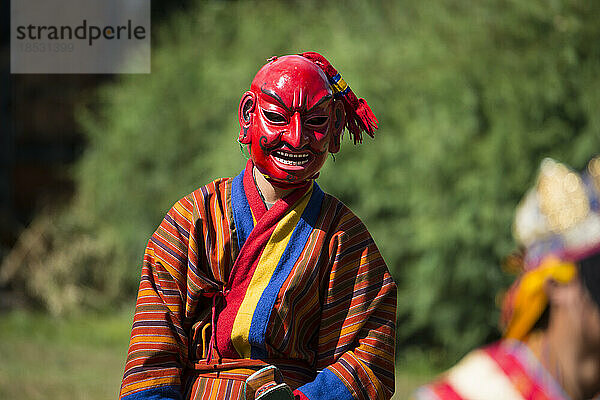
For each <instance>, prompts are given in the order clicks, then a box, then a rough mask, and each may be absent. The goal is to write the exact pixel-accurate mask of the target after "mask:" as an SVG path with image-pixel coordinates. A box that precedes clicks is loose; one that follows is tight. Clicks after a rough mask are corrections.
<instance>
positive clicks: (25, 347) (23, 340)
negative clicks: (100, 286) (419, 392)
mask: <svg viewBox="0 0 600 400" xmlns="http://www.w3.org/2000/svg"><path fill="white" fill-rule="evenodd" d="M131 320H132V315H131V310H129V309H128V310H126V311H123V312H119V313H116V314H114V315H81V316H78V317H70V318H54V317H51V316H48V315H44V314H39V313H27V312H23V311H13V312H10V313H6V314H0V399H1V400H4V399H6V400H8V399H11V400H12V399H21V400H37V399H44V400H52V399H57V400H58V399H69V400H73V399H82V400H100V399H116V398H117V396H118V391H119V385H120V381H121V375H122V373H123V367H124V363H125V356H126V351H127V344H128V340H129V329H130V327H131ZM408 364H409V365H408ZM431 377H432V373H431V372H430V371H428V370H427V367H426V362H425V361H424V360H421V359H417V360H412V361H411V362H409V363H407V365H403V366H402V367H400V368H397V370H396V394H395V395H394V397H393V399H395V400H399V399H406V398H409V396H410V394H411V393H412V391H413V390H414V388H415V387H417V386H418V385H419V384H422V383H423V382H426V381H427V380H429V379H431Z"/></svg>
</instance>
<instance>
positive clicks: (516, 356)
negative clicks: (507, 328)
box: [415, 339, 569, 400]
mask: <svg viewBox="0 0 600 400" xmlns="http://www.w3.org/2000/svg"><path fill="white" fill-rule="evenodd" d="M415 397H416V399H417V400H470V399H486V400H529V399H535V400H568V399H569V397H568V396H567V394H566V393H565V392H564V391H563V390H562V388H561V387H560V385H559V384H558V383H557V382H556V381H555V380H554V378H553V377H552V376H551V375H550V374H549V373H548V371H546V369H545V368H544V367H543V366H542V364H541V363H540V362H539V361H538V359H537V358H536V357H535V356H534V355H533V353H532V352H531V351H530V350H529V347H527V346H526V345H525V344H524V343H522V342H519V341H517V340H513V339H506V340H503V341H500V342H498V343H495V344H493V345H491V346H488V347H484V348H481V349H477V350H474V351H472V352H471V353H469V354H467V356H466V357H465V358H464V359H462V360H461V361H460V362H459V363H458V364H457V365H456V366H454V367H453V368H451V369H450V370H448V371H447V372H446V373H445V374H444V375H442V376H441V377H440V378H439V379H438V380H437V381H435V382H433V383H431V384H429V385H426V386H423V387H421V388H419V389H418V390H417V392H416V396H415Z"/></svg>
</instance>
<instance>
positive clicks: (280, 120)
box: [262, 110, 286, 124]
mask: <svg viewBox="0 0 600 400" xmlns="http://www.w3.org/2000/svg"><path fill="white" fill-rule="evenodd" d="M262 112H263V115H264V116H265V118H266V119H267V120H268V121H269V122H271V123H273V124H284V123H285V122H286V119H285V117H284V116H283V115H281V114H279V113H276V112H273V111H267V110H262Z"/></svg>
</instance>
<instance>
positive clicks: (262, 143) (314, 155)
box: [239, 53, 376, 187]
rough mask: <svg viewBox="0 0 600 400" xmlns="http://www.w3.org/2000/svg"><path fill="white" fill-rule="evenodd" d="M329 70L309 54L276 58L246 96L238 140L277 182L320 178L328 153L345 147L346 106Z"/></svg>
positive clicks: (285, 184)
mask: <svg viewBox="0 0 600 400" xmlns="http://www.w3.org/2000/svg"><path fill="white" fill-rule="evenodd" d="M305 54H316V53H305ZM323 60H324V59H323ZM325 62H326V61H325ZM327 65H329V63H327ZM329 66H330V65H329ZM331 68H332V67H331ZM334 71H335V70H334ZM326 72H327V70H325V69H324V68H323V67H322V66H320V65H318V63H316V62H315V61H313V60H311V59H309V58H308V57H306V56H305V55H291V56H283V57H280V58H276V57H274V58H273V59H271V60H270V62H269V63H268V64H266V65H265V66H263V67H262V68H261V69H260V71H258V73H257V74H256V76H255V78H254V80H253V81H252V85H251V86H250V90H249V91H247V92H246V93H244V95H243V96H242V100H241V102H240V107H239V119H240V125H241V130H240V136H239V141H240V143H243V144H247V145H249V149H250V156H251V158H252V161H253V162H254V165H255V166H256V167H257V168H258V170H259V171H260V172H261V173H262V174H263V175H265V176H266V177H267V179H268V180H269V181H270V182H271V183H272V184H274V185H276V186H279V187H295V186H299V185H301V184H303V183H304V182H305V181H306V180H308V179H315V178H316V177H317V176H318V173H319V170H320V169H321V167H322V166H323V164H324V163H325V160H326V159H327V155H328V153H336V152H338V151H339V149H340V137H341V134H342V130H343V129H344V126H345V125H347V121H346V115H347V110H345V107H347V105H346V104H344V99H343V98H342V97H340V96H339V95H338V96H336V94H339V93H338V92H339V90H336V86H332V81H331V78H330V77H328V76H327V75H326ZM336 73H337V72H336ZM338 77H339V74H338ZM338 79H340V78H338ZM342 82H343V80H342ZM344 84H345V83H344ZM348 89H349V88H348ZM350 92H351V91H350ZM352 95H353V94H352ZM354 99H356V97H354ZM360 100H362V99H360ZM362 101H363V102H364V100H362ZM361 104H362V103H361ZM364 105H365V106H366V103H364ZM367 108H368V107H367ZM369 112H370V109H369ZM371 115H372V114H371ZM373 118H374V116H373ZM372 125H374V126H375V128H376V124H375V123H373V124H372ZM367 126H369V125H368V124H367ZM370 127H371V130H370V131H368V130H367V132H368V133H370V134H372V132H373V130H374V129H373V127H372V126H370ZM355 139H356V135H355Z"/></svg>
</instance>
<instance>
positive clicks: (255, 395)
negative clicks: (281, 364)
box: [244, 365, 294, 400]
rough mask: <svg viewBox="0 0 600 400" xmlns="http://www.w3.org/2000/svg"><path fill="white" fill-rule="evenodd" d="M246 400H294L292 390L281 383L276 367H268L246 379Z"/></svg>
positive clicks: (280, 376) (281, 379)
mask: <svg viewBox="0 0 600 400" xmlns="http://www.w3.org/2000/svg"><path fill="white" fill-rule="evenodd" d="M244 391H245V393H246V400H294V395H293V393H292V389H290V387H289V386H288V385H287V384H286V383H285V382H283V376H282V375H281V372H280V371H279V369H277V367H275V366H274V365H269V366H268V367H264V368H262V369H260V370H258V371H256V372H255V373H253V374H252V375H250V376H249V377H248V378H247V379H246V384H245V385H244Z"/></svg>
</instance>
